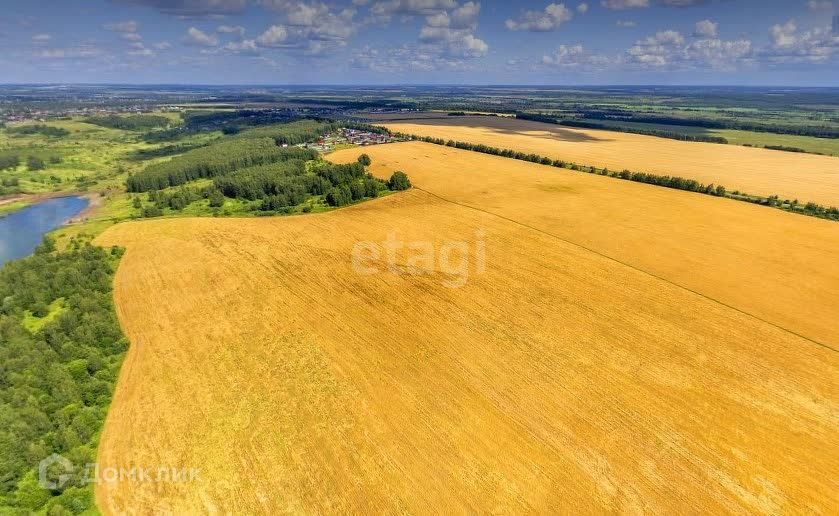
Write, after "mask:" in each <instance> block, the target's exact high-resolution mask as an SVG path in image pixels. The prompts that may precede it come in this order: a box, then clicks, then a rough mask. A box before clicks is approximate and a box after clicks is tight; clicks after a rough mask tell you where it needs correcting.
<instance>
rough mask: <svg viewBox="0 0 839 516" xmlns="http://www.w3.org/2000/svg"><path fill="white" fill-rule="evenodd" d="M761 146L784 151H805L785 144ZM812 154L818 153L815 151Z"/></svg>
mask: <svg viewBox="0 0 839 516" xmlns="http://www.w3.org/2000/svg"><path fill="white" fill-rule="evenodd" d="M763 148H764V149H769V150H777V151H784V152H807V151H806V150H804V149H802V148H800V147H790V146H787V145H764V146H763ZM813 154H819V153H818V152H816V153H813Z"/></svg>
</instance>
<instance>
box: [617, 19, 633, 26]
mask: <svg viewBox="0 0 839 516" xmlns="http://www.w3.org/2000/svg"><path fill="white" fill-rule="evenodd" d="M615 25H617V26H618V27H637V26H638V24H637V23H635V22H634V21H633V20H618V21H616V22H615Z"/></svg>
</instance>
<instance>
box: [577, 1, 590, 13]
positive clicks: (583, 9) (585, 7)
mask: <svg viewBox="0 0 839 516" xmlns="http://www.w3.org/2000/svg"><path fill="white" fill-rule="evenodd" d="M577 12H578V13H580V14H585V13H587V12H588V4H586V3H582V4H580V5H578V6H577Z"/></svg>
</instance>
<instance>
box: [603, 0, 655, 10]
mask: <svg viewBox="0 0 839 516" xmlns="http://www.w3.org/2000/svg"><path fill="white" fill-rule="evenodd" d="M600 5H602V6H603V7H605V8H606V9H613V10H615V11H620V10H623V9H638V8H642V7H649V6H650V0H602V1H601V2H600Z"/></svg>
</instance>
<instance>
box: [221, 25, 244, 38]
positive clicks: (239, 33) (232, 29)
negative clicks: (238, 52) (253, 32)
mask: <svg viewBox="0 0 839 516" xmlns="http://www.w3.org/2000/svg"><path fill="white" fill-rule="evenodd" d="M216 32H218V33H219V34H232V35H234V36H236V37H237V38H240V39H241V38H244V37H245V28H244V27H242V26H241V25H219V26H218V27H217V28H216Z"/></svg>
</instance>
